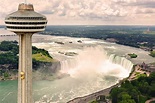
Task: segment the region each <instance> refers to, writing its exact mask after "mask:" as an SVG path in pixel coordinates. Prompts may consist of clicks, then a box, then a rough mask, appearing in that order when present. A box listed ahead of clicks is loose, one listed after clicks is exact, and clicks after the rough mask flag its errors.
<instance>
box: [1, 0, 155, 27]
mask: <svg viewBox="0 0 155 103" xmlns="http://www.w3.org/2000/svg"><path fill="white" fill-rule="evenodd" d="M24 1H25V0H1V1H0V25H4V19H5V16H6V15H7V14H8V13H11V12H13V11H16V10H17V7H18V5H19V3H22V2H24ZM27 2H28V3H32V4H33V5H34V9H35V11H37V12H39V13H42V14H44V15H46V16H47V18H48V25H155V0H27Z"/></svg>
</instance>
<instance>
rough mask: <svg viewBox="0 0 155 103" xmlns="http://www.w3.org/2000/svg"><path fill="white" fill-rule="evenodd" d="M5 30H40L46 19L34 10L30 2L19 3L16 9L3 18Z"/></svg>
mask: <svg viewBox="0 0 155 103" xmlns="http://www.w3.org/2000/svg"><path fill="white" fill-rule="evenodd" d="M5 24H6V28H7V30H10V31H13V32H15V33H18V32H33V33H35V32H40V31H43V30H45V27H46V24H47V19H46V17H45V16H43V15H41V14H39V13H37V12H35V11H34V8H33V5H32V4H24V3H22V4H19V7H18V11H16V12H14V13H11V14H9V15H8V16H6V18H5Z"/></svg>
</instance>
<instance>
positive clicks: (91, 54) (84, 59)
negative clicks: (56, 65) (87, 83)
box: [61, 46, 133, 79]
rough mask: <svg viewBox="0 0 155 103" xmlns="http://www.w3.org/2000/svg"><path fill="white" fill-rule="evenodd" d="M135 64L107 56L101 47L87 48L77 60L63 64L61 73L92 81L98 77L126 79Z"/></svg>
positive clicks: (114, 56) (117, 57) (124, 59)
mask: <svg viewBox="0 0 155 103" xmlns="http://www.w3.org/2000/svg"><path fill="white" fill-rule="evenodd" d="M132 67H133V64H132V63H131V62H130V61H129V60H127V59H126V58H123V57H119V56H116V55H110V57H109V56H108V55H107V53H106V52H105V51H104V50H103V48H102V47H101V46H97V47H87V48H85V49H84V50H83V51H82V52H80V53H79V55H78V56H77V57H75V59H70V60H66V61H62V62H61V68H62V69H61V72H63V73H68V74H70V76H71V77H73V78H85V79H90V78H94V77H97V76H99V75H100V76H101V75H102V76H105V75H108V76H115V77H118V78H125V77H127V76H128V75H129V73H130V71H131V69H132Z"/></svg>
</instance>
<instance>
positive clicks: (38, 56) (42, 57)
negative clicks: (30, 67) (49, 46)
mask: <svg viewBox="0 0 155 103" xmlns="http://www.w3.org/2000/svg"><path fill="white" fill-rule="evenodd" d="M32 58H33V59H36V60H37V61H42V62H54V61H55V60H54V59H52V58H49V57H47V56H45V55H43V54H42V53H37V54H33V55H32Z"/></svg>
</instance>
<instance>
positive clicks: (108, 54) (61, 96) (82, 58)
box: [0, 30, 155, 103]
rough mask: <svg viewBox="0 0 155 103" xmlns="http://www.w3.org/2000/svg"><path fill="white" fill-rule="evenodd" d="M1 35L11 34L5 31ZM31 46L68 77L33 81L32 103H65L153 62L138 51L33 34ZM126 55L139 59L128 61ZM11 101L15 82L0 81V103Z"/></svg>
mask: <svg viewBox="0 0 155 103" xmlns="http://www.w3.org/2000/svg"><path fill="white" fill-rule="evenodd" d="M0 33H1V34H8V35H9V34H12V33H10V32H7V31H5V30H0ZM2 40H18V36H2V37H1V38H0V41H2ZM33 45H34V46H37V47H38V48H44V49H46V50H48V51H49V52H50V54H51V55H52V57H54V58H55V59H57V60H59V61H60V62H61V71H60V72H63V73H68V74H69V75H70V76H69V77H65V78H62V79H56V80H54V81H46V80H42V81H33V95H34V101H35V103H42V102H45V103H65V102H67V101H69V100H70V99H73V98H75V97H78V96H84V95H87V94H90V93H93V92H96V91H99V90H102V89H104V88H107V87H109V86H111V85H114V84H116V83H117V82H118V80H120V79H122V78H125V77H127V76H128V75H129V73H130V72H131V69H132V66H133V64H137V63H142V62H146V63H151V62H152V61H154V60H155V59H154V58H152V57H150V56H149V55H148V54H149V53H148V52H146V51H143V50H141V49H137V48H133V47H128V46H123V45H118V44H115V43H109V42H105V41H103V40H97V39H89V38H72V37H64V36H59V37H58V36H50V35H39V34H34V36H33ZM129 53H136V54H137V55H138V57H137V58H135V59H130V58H129V57H128V56H127V54H129ZM70 54H71V55H72V56H70ZM115 55H117V56H115ZM10 101H11V103H16V101H17V81H1V82H0V103H10Z"/></svg>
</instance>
